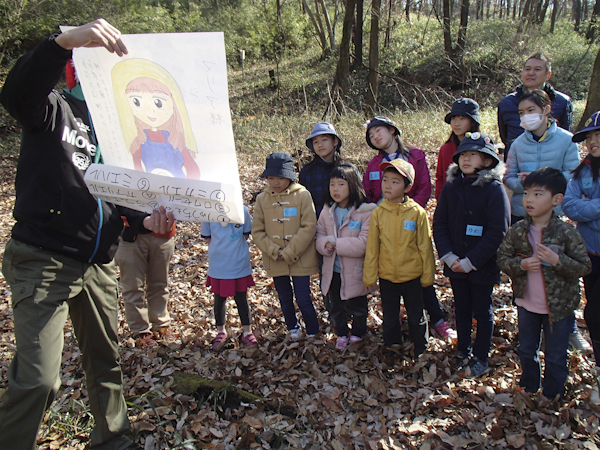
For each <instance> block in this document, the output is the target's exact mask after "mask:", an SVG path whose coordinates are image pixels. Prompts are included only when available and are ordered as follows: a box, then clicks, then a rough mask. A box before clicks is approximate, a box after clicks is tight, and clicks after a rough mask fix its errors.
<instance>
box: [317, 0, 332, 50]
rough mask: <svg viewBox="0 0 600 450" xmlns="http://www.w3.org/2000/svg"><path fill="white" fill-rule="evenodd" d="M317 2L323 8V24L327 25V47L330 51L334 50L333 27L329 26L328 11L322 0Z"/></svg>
mask: <svg viewBox="0 0 600 450" xmlns="http://www.w3.org/2000/svg"><path fill="white" fill-rule="evenodd" d="M319 3H320V4H321V9H322V10H323V17H325V25H326V26H327V33H328V35H329V47H330V48H331V50H332V51H335V29H334V28H333V27H332V26H331V20H330V19H329V12H327V8H326V7H325V2H324V0H319Z"/></svg>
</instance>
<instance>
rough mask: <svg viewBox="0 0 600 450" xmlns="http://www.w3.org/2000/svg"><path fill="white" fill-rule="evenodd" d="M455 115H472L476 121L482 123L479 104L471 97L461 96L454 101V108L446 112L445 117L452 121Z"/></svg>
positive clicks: (447, 121) (448, 121)
mask: <svg viewBox="0 0 600 450" xmlns="http://www.w3.org/2000/svg"><path fill="white" fill-rule="evenodd" d="M454 116H463V117H470V118H471V119H473V120H474V121H475V122H477V123H478V124H480V125H481V119H479V104H478V103H477V102H476V101H475V100H473V99H471V98H459V99H458V100H455V101H454V103H452V110H451V111H450V112H449V113H448V114H446V118H445V119H444V120H445V121H446V123H450V122H451V121H452V117H454Z"/></svg>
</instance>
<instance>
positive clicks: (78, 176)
mask: <svg viewBox="0 0 600 450" xmlns="http://www.w3.org/2000/svg"><path fill="white" fill-rule="evenodd" d="M76 47H104V48H106V49H107V50H108V51H109V52H111V53H116V54H117V55H119V56H122V55H123V54H125V53H127V49H126V47H125V45H124V44H123V42H122V41H121V39H120V32H119V30H117V29H116V28H114V27H113V26H112V25H110V24H109V23H107V22H106V21H104V20H102V19H98V20H96V21H94V22H91V23H88V24H86V25H83V26H81V27H77V28H73V29H71V30H69V31H67V32H65V33H62V34H59V35H55V36H50V37H49V38H48V39H45V40H44V41H43V42H41V43H40V44H39V45H38V47H37V48H36V49H35V50H34V51H32V52H31V53H28V54H26V55H24V56H23V57H21V58H20V59H19V61H18V62H17V63H16V65H15V66H14V67H13V69H12V70H11V71H10V73H9V75H8V77H7V79H6V82H5V84H4V88H3V89H2V93H1V94H0V101H1V102H2V104H3V105H4V107H5V108H6V109H7V111H8V112H9V113H10V114H11V115H12V116H13V117H14V118H15V119H17V120H18V121H19V122H20V123H21V125H22V127H23V136H22V143H21V151H20V156H19V162H18V166H17V177H16V202H15V208H14V217H15V219H16V224H15V226H14V228H13V230H12V237H11V240H10V241H9V242H8V243H7V245H6V249H5V253H4V260H3V268H2V269H3V274H4V276H5V278H6V280H7V282H8V284H9V285H10V288H11V291H12V307H13V318H14V330H15V340H16V346H17V350H16V353H15V355H14V358H13V361H12V363H11V365H10V368H9V370H8V388H7V390H6V391H5V393H4V395H3V397H2V400H1V401H0V447H2V448H10V449H17V450H20V449H23V450H31V449H33V448H35V444H36V436H37V432H38V430H39V426H40V423H41V421H42V418H43V416H44V411H45V410H46V408H47V407H48V406H49V405H50V404H51V402H52V400H53V398H54V395H55V394H56V392H57V390H58V388H59V387H60V378H59V371H60V364H61V356H62V349H63V343H64V324H65V322H66V320H67V315H70V316H71V321H72V324H73V329H74V331H75V334H76V336H77V339H78V341H79V347H80V350H81V352H82V363H83V368H84V370H85V372H86V383H87V391H88V396H89V401H90V408H91V411H92V414H93V416H94V419H95V426H94V429H93V431H92V433H91V444H90V448H93V449H111V450H123V449H127V448H131V447H130V446H131V445H132V441H131V439H130V438H129V437H128V434H129V431H130V430H129V420H128V418H127V407H126V404H125V400H124V398H123V390H122V374H121V370H120V366H119V353H118V345H117V282H116V274H115V270H114V263H113V262H112V259H113V256H114V253H115V251H116V248H117V240H118V237H119V234H120V233H121V231H122V229H123V221H122V219H121V216H125V217H126V218H127V220H128V223H129V225H130V226H131V227H133V228H134V229H136V230H138V231H139V232H140V233H148V232H159V233H166V232H167V231H168V230H169V229H171V227H172V226H173V222H174V219H173V216H172V214H169V215H167V214H166V213H165V210H164V208H161V210H160V212H158V211H154V212H153V213H152V214H151V215H148V214H145V213H139V212H135V211H132V210H129V209H127V208H122V207H117V206H115V205H113V204H111V203H108V202H105V201H102V200H100V199H96V198H94V197H93V196H92V195H91V194H90V193H89V191H88V188H87V186H86V184H85V182H84V173H85V170H86V168H87V167H88V166H89V165H90V164H91V163H92V161H94V160H95V161H98V160H99V159H100V154H99V148H98V147H97V145H96V142H97V141H96V137H95V134H94V131H93V126H92V124H91V122H90V119H89V115H88V110H87V105H86V103H85V101H84V99H83V96H82V94H81V91H78V90H75V89H73V90H72V91H71V92H64V93H62V94H59V93H58V92H56V91H54V90H53V89H54V87H55V85H56V84H57V83H58V81H59V79H60V77H61V75H62V72H63V68H64V67H65V64H66V63H67V62H68V61H69V60H70V59H71V56H72V49H73V48H76ZM71 137H74V139H71Z"/></svg>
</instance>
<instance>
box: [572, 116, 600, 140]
mask: <svg viewBox="0 0 600 450" xmlns="http://www.w3.org/2000/svg"><path fill="white" fill-rule="evenodd" d="M595 130H600V111H596V112H595V113H594V114H592V116H591V117H590V118H589V119H588V120H586V121H585V127H583V128H582V129H581V130H579V131H578V132H577V133H575V134H574V135H573V137H572V138H571V140H572V141H573V142H582V141H585V139H586V138H587V134H588V131H595Z"/></svg>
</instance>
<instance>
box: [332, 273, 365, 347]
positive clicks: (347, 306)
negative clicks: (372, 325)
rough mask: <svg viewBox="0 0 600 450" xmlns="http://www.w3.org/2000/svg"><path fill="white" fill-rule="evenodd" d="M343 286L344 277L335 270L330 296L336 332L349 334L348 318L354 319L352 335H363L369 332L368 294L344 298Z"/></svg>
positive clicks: (344, 334)
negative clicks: (341, 295)
mask: <svg viewBox="0 0 600 450" xmlns="http://www.w3.org/2000/svg"><path fill="white" fill-rule="evenodd" d="M341 288H342V278H341V276H340V274H339V273H337V272H333V278H332V279H331V286H330V287H329V292H328V296H329V299H330V300H331V312H330V314H331V322H332V323H333V328H334V330H335V334H337V335H338V336H348V332H349V328H348V319H350V318H351V319H352V335H353V336H358V337H363V336H364V335H365V334H367V315H368V313H369V309H368V300H367V296H366V295H363V296H361V297H355V298H350V299H348V300H342V298H341V297H340V290H341Z"/></svg>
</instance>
